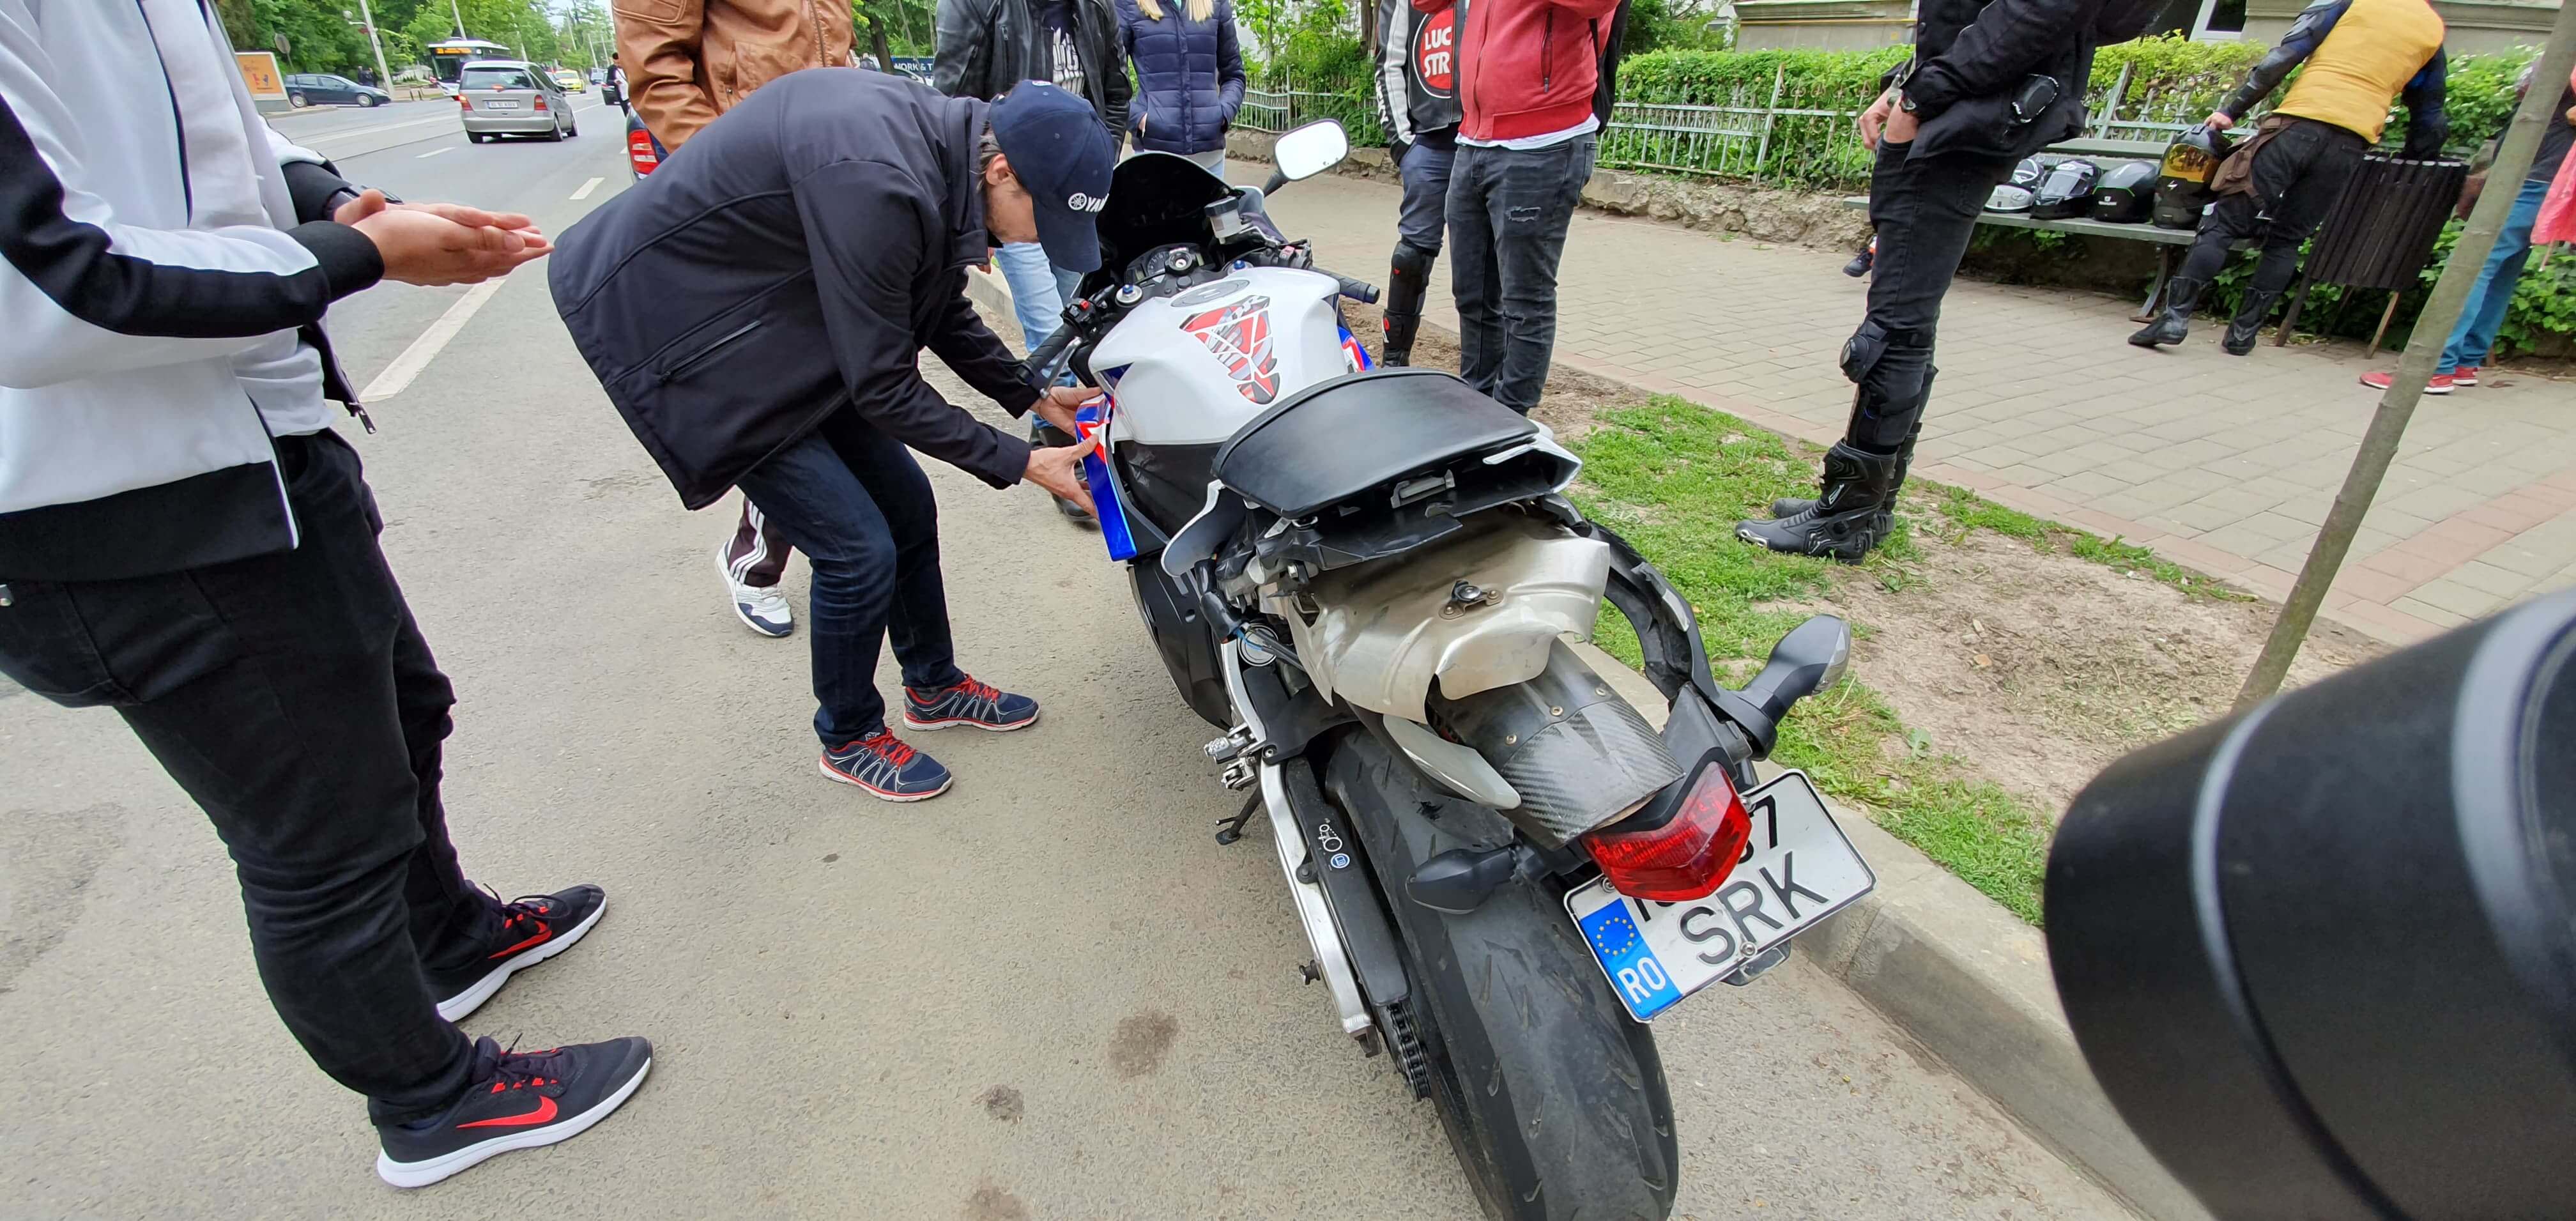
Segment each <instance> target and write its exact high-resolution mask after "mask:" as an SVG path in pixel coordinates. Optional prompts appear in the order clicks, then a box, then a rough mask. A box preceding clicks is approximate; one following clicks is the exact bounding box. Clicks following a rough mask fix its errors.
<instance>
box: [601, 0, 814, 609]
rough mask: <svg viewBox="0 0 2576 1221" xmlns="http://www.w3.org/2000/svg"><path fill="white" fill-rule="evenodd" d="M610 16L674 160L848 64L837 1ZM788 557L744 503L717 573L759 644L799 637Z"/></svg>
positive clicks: (631, 89)
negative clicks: (758, 96) (730, 119)
mask: <svg viewBox="0 0 2576 1221" xmlns="http://www.w3.org/2000/svg"><path fill="white" fill-rule="evenodd" d="M615 8H616V13H617V60H618V63H620V64H621V65H623V66H624V67H625V68H626V79H627V101H628V103H629V104H631V105H632V106H634V108H635V114H636V116H637V117H639V118H641V119H643V120H644V129H645V130H646V131H649V132H651V133H653V138H654V139H656V140H659V141H661V143H662V147H663V148H664V149H666V150H669V151H671V152H677V151H679V148H680V146H681V145H682V144H685V143H687V142H688V140H689V137H691V136H694V135H696V134H698V130H699V129H700V128H703V127H705V126H706V125H707V124H709V123H712V122H715V120H716V116H717V115H720V114H723V113H724V112H725V111H727V110H730V109H732V108H733V107H734V105H735V104H736V103H738V102H740V101H742V100H743V99H744V98H746V97H749V96H751V91H752V90H755V89H758V88H760V87H761V86H762V85H766V84H768V83H769V82H771V81H774V80H776V79H778V78H779V77H782V76H785V75H787V74H788V73H790V72H794V71H797V70H799V69H803V68H820V67H838V66H847V65H849V64H850V63H851V62H852V61H851V58H850V47H851V43H852V40H853V38H854V37H855V34H854V31H853V30H852V29H851V24H850V6H849V5H848V4H845V3H843V2H842V0H616V4H615ZM787 555H788V546H787V540H786V539H784V538H781V537H779V534H778V531H777V529H776V528H775V527H773V526H771V525H770V524H769V522H768V520H767V519H765V518H763V517H762V516H761V514H760V510H759V509H757V508H755V507H753V505H752V503H751V500H750V498H748V497H746V498H744V500H743V502H742V518H741V520H740V521H738V522H736V523H735V524H734V530H733V534H732V535H731V536H729V537H728V538H726V540H725V544H724V546H723V547H721V548H718V549H717V552H716V565H717V567H718V568H720V569H722V570H723V574H724V581H725V589H726V592H727V595H728V602H729V604H730V605H731V606H732V607H733V613H734V617H735V618H737V619H740V620H742V624H743V626H744V627H747V628H750V629H751V630H753V631H755V632H758V633H760V634H761V635H763V636H772V637H776V636H785V635H787V634H788V633H790V632H792V631H795V630H796V620H795V617H794V615H793V613H792V612H790V611H789V610H788V608H787V599H786V598H784V597H781V596H780V595H779V593H778V579H779V578H780V577H782V576H784V575H786V572H787Z"/></svg>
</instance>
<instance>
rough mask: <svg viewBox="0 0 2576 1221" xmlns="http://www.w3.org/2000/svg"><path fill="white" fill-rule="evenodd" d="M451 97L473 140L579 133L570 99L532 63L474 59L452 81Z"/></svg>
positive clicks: (563, 135) (572, 134)
mask: <svg viewBox="0 0 2576 1221" xmlns="http://www.w3.org/2000/svg"><path fill="white" fill-rule="evenodd" d="M456 102H457V105H458V106H460V107H462V113H463V115H464V116H465V138H466V139H468V140H472V141H473V142H475V143H476V144H481V143H483V142H484V141H486V140H497V139H500V138H501V137H503V136H542V137H544V138H546V139H548V140H561V139H563V138H564V137H566V136H577V135H580V134H581V131H580V128H579V127H578V126H577V125H576V124H575V122H574V120H573V114H572V99H571V98H568V97H566V96H564V91H563V86H561V85H558V84H556V83H555V82H554V79H553V78H552V77H550V76H548V75H546V73H545V72H543V71H541V70H539V69H538V68H537V66H536V65H534V64H530V63H525V62H522V61H520V60H515V59H478V60H475V61H474V62H472V63H470V64H467V65H465V67H464V69H463V70H462V71H461V72H460V73H459V74H458V76H457V80H456Z"/></svg>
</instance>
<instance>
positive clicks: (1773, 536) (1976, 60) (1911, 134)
mask: <svg viewBox="0 0 2576 1221" xmlns="http://www.w3.org/2000/svg"><path fill="white" fill-rule="evenodd" d="M2103 8H2104V4H2103V0H1991V2H1985V0H1923V4H1922V8H1921V13H1920V20H1919V21H1918V22H1917V24H1916V27H1915V39H1914V58H1913V59H1912V60H1910V61H1908V62H1907V63H1906V64H1904V65H1903V66H1901V67H1899V68H1898V69H1897V70H1896V71H1895V72H1893V73H1890V74H1889V78H1888V84H1887V88H1886V89H1885V90H1884V91H1883V92H1881V93H1880V95H1879V97H1878V100H1877V101H1875V102H1872V103H1871V104H1870V106H1869V109H1868V110H1866V111H1864V112H1862V114H1861V116H1860V138H1861V143H1863V144H1865V145H1867V146H1869V147H1870V148H1872V149H1875V150H1876V151H1877V154H1878V160H1877V164H1876V165H1875V167H1874V168H1872V170H1871V171H1870V184H1869V219H1870V223H1871V224H1872V225H1873V226H1875V227H1876V228H1877V230H1878V256H1877V261H1876V265H1875V270H1876V275H1875V276H1874V277H1873V278H1872V279H1871V281H1870V285H1869V309H1868V313H1867V314H1866V315H1865V316H1864V317H1863V318H1862V320H1861V324H1860V329H1859V330H1858V331H1856V332H1854V333H1853V334H1852V337H1851V339H1850V341H1849V342H1847V343H1846V344H1844V345H1843V354H1842V368H1843V375H1844V376H1846V377H1848V378H1850V379H1851V380H1852V381H1853V382H1855V383H1857V385H1858V389H1857V390H1856V391H1855V393H1854V394H1853V397H1852V414H1851V423H1850V425H1849V426H1848V427H1847V428H1846V429H1845V431H1844V434H1843V439H1842V441H1841V442H1840V443H1839V444H1837V445H1835V446H1834V447H1833V448H1832V449H1830V450H1828V451H1826V453H1825V473H1824V486H1823V491H1822V493H1821V495H1820V496H1819V497H1818V498H1817V499H1815V500H1784V501H1781V502H1779V503H1777V504H1775V505H1773V506H1772V511H1773V514H1774V516H1773V518H1772V520H1769V521H1747V522H1739V523H1737V525H1736V528H1735V532H1736V536H1737V537H1738V538H1741V539H1743V540H1744V541H1746V542H1749V543H1755V544H1758V545H1760V546H1764V547H1768V548H1770V549H1771V550H1773V551H1783V552H1789V553H1791V554H1796V555H1830V556H1833V557H1834V558H1836V559H1840V560H1846V561H1854V562H1857V561H1858V560H1859V559H1860V558H1861V557H1862V556H1864V555H1867V554H1868V553H1869V550H1870V548H1872V547H1875V546H1877V545H1878V543H1879V541H1880V540H1881V539H1883V538H1885V537H1886V535H1887V531H1888V529H1889V528H1890V527H1891V526H1893V525H1894V524H1895V517H1894V514H1893V509H1894V508H1895V505H1896V496H1897V490H1898V489H1899V488H1900V487H1901V486H1903V484H1904V482H1905V470H1906V466H1907V464H1908V463H1910V462H1911V461H1912V460H1913V457H1914V442H1915V438H1916V436H1917V435H1918V434H1919V433H1920V432H1921V429H1922V422H1923V407H1924V403H1925V401H1926V400H1927V399H1928V398H1929V396H1930V394H1931V391H1932V376H1933V374H1934V373H1935V372H1936V370H1934V369H1933V367H1932V336H1933V329H1934V326H1935V324H1936V323H1938V322H1939V320H1940V317H1941V298H1942V297H1943V296H1944V295H1945V294H1947V293H1948V292H1949V291H1950V279H1951V277H1952V276H1953V275H1955V274H1956V273H1957V272H1958V269H1959V260H1960V258H1961V257H1962V256H1964V255H1965V254H1966V253H1967V250H1968V236H1969V234H1970V233H1971V232H1972V231H1973V230H1974V229H1975V228H1976V223H1977V214H1978V212H1979V211H1980V210H1981V209H1982V208H1983V207H1984V206H1985V201H1986V196H1987V195H1988V194H1990V193H1991V192H1992V191H1993V190H1994V188H1995V187H1996V186H1997V185H1998V184H2000V183H2002V182H2003V181H2004V179H2005V178H2006V177H2008V176H2009V175H2010V174H2011V173H2012V167H2013V163H2014V162H2016V161H2019V160H2020V159H2022V158H2023V157H2026V156H2029V155H2030V154H2032V153H2034V152H2037V151H2039V150H2040V149H2041V148H2044V147H2046V146H2047V145H2049V144H2051V143H2054V142H2056V141H2059V140H2063V139H2065V138H2067V137H2069V136H2072V135H2074V134H2075V133H2076V132H2077V131H2079V130H2081V129H2082V126H2083V122H2084V103H2083V92H2084V85H2085V81H2086V79H2087V77H2089V76H2090V75H2091V73H2092V68H2093V49H2094V41H2095V35H2094V27H2095V23H2096V21H2097V20H2098V19H2099V18H2100V17H2101V15H2102V12H2103Z"/></svg>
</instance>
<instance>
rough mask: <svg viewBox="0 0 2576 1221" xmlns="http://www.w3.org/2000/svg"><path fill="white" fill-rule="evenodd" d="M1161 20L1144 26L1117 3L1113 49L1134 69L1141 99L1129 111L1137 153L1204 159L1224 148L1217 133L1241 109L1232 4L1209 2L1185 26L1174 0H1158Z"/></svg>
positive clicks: (1140, 13)
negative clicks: (1201, 17) (1199, 17)
mask: <svg viewBox="0 0 2576 1221" xmlns="http://www.w3.org/2000/svg"><path fill="white" fill-rule="evenodd" d="M1162 9H1163V19H1162V20H1161V21H1152V20H1148V19H1147V18H1146V16H1145V11H1144V10H1143V9H1141V8H1139V7H1137V5H1136V0H1118V30H1119V42H1120V45H1122V46H1123V47H1125V48H1126V51H1127V58H1128V59H1130V60H1132V61H1134V62H1135V64H1136V88H1137V90H1138V92H1140V93H1142V94H1143V96H1142V97H1140V98H1138V99H1136V102H1135V105H1134V106H1133V108H1132V114H1133V116H1134V121H1135V122H1136V124H1137V127H1136V148H1137V149H1138V151H1140V152H1155V153H1182V154H1189V153H1204V152H1207V151H1209V150H1211V149H1219V148H1224V147H1225V129H1226V128H1228V127H1231V126H1233V125H1234V112H1235V111H1237V110H1239V109H1241V108H1242V107H1243V84H1244V81H1243V51H1242V49H1241V48H1240V47H1237V46H1236V45H1235V40H1234V4H1233V3H1232V0H1216V5H1215V7H1213V8H1212V9H1210V10H1209V12H1208V19H1207V20H1205V21H1192V20H1190V15H1189V13H1188V12H1187V11H1186V9H1185V6H1184V5H1183V3H1182V0H1165V3H1164V4H1163V5H1162Z"/></svg>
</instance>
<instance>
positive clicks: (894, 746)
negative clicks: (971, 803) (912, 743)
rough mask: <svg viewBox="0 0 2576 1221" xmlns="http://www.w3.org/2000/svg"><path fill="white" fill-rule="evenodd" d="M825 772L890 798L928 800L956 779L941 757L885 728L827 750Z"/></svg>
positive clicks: (872, 792)
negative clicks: (913, 746)
mask: <svg viewBox="0 0 2576 1221" xmlns="http://www.w3.org/2000/svg"><path fill="white" fill-rule="evenodd" d="M823 774H824V775H826V776H829V777H831V778H832V779H834V780H838V781H840V782H841V783H843V784H854V785H857V786H858V787H860V788H862V789H865V790H867V791H868V792H869V793H871V794H874V795H875V796H877V797H881V798H883V799H885V800H887V801H927V800H929V799H930V798H933V797H937V796H938V795H940V794H941V793H945V792H947V791H948V785H949V782H950V781H951V780H953V779H954V777H952V776H950V775H949V774H948V769H947V768H944V767H941V766H940V765H939V760H937V759H933V758H931V757H930V756H928V755H925V754H923V753H921V752H920V751H917V750H914V749H913V748H911V747H909V746H906V745H904V744H903V743H902V742H900V741H897V740H896V738H895V736H894V734H893V733H891V732H889V731H887V730H883V729H880V730H878V731H876V732H875V733H874V734H871V735H869V736H868V737H864V738H861V739H859V740H858V741H856V742H851V743H848V744H846V745H843V746H838V747H834V748H832V749H829V750H826V751H824V752H823Z"/></svg>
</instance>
